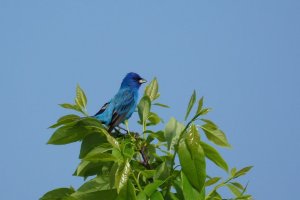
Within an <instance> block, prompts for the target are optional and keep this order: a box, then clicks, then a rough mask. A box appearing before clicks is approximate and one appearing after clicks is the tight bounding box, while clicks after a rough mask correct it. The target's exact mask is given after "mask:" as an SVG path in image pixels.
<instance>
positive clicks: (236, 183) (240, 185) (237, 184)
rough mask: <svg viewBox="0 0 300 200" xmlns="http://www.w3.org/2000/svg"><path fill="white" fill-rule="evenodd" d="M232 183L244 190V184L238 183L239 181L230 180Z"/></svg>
mask: <svg viewBox="0 0 300 200" xmlns="http://www.w3.org/2000/svg"><path fill="white" fill-rule="evenodd" d="M230 183H231V184H232V185H234V186H235V187H237V188H239V189H240V190H244V187H243V186H242V184H240V183H238V182H230Z"/></svg>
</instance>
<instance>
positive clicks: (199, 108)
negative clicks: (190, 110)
mask: <svg viewBox="0 0 300 200" xmlns="http://www.w3.org/2000/svg"><path fill="white" fill-rule="evenodd" d="M202 107H203V97H201V99H200V100H199V102H198V108H197V112H196V113H197V114H199V113H200V112H201V111H202Z"/></svg>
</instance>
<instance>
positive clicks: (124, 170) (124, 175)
mask: <svg viewBox="0 0 300 200" xmlns="http://www.w3.org/2000/svg"><path fill="white" fill-rule="evenodd" d="M129 175H130V164H129V162H128V160H126V161H125V163H122V164H121V165H120V166H119V168H118V170H117V173H116V177H115V186H116V188H117V191H118V193H119V192H120V190H121V189H122V188H123V187H124V186H125V185H126V184H127V180H128V178H129Z"/></svg>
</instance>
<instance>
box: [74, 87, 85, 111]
mask: <svg viewBox="0 0 300 200" xmlns="http://www.w3.org/2000/svg"><path fill="white" fill-rule="evenodd" d="M75 103H76V105H78V106H79V107H80V108H81V109H85V107H86V104H87V99H86V96H85V94H84V91H83V90H82V89H81V88H80V86H79V85H77V87H76V98H75Z"/></svg>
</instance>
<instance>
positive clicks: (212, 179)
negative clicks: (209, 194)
mask: <svg viewBox="0 0 300 200" xmlns="http://www.w3.org/2000/svg"><path fill="white" fill-rule="evenodd" d="M219 180H221V177H214V178H211V179H208V180H207V181H206V182H205V187H207V186H211V185H213V184H215V183H217V182H218V181H219Z"/></svg>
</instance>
